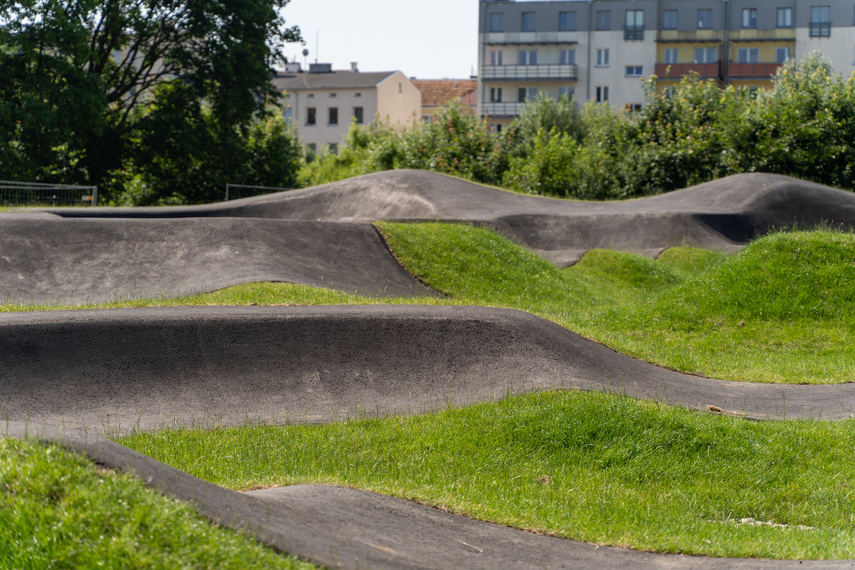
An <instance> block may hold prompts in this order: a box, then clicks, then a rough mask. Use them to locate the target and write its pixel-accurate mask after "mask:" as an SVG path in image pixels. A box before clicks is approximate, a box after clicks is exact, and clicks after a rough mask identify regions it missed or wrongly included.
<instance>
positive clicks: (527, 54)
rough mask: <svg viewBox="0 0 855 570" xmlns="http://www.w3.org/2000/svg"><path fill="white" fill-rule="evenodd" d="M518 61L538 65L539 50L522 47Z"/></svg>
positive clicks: (523, 63)
mask: <svg viewBox="0 0 855 570" xmlns="http://www.w3.org/2000/svg"><path fill="white" fill-rule="evenodd" d="M517 63H519V65H537V50H536V49H533V50H524V49H521V50H520V51H519V54H518V57H517Z"/></svg>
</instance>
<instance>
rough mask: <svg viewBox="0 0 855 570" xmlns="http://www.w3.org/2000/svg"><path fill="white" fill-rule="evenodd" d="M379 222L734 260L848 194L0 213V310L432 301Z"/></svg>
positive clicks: (421, 185) (486, 193)
mask: <svg viewBox="0 0 855 570" xmlns="http://www.w3.org/2000/svg"><path fill="white" fill-rule="evenodd" d="M384 219H385V220H389V219H395V220H444V221H469V222H474V223H479V224H485V225H488V226H490V227H493V228H495V229H496V230H498V231H500V232H502V233H503V234H505V235H507V236H508V237H510V238H511V239H513V240H515V241H517V242H518V243H520V244H522V245H524V246H526V247H528V248H530V249H532V250H534V251H535V252H537V253H538V254H540V255H542V256H543V257H545V258H546V259H549V260H550V261H552V262H554V263H556V264H557V265H559V266H566V265H569V264H572V263H575V262H576V261H577V260H578V259H579V258H581V256H582V255H584V253H585V252H586V251H588V250H589V249H592V248H608V249H616V250H621V251H631V252H636V253H641V254H644V255H648V256H653V257H655V256H657V255H658V254H659V253H661V252H662V251H663V250H664V249H666V248H669V247H673V246H679V245H690V246H697V247H703V248H709V249H717V250H721V251H735V250H738V249H739V248H741V247H742V246H744V245H745V244H746V243H747V242H748V241H749V240H751V239H753V238H754V237H756V236H758V235H762V234H764V233H766V232H768V231H769V230H770V229H773V228H778V227H792V226H796V225H801V226H806V227H810V226H813V225H816V224H828V225H834V226H838V225H839V226H845V227H853V226H855V195H853V194H852V193H851V192H844V191H842V190H836V189H834V188H829V187H827V186H821V185H819V184H814V183H810V182H803V181H800V180H796V179H793V178H788V177H785V176H778V175H772V174H740V175H735V176H730V177H727V178H723V179H720V180H716V181H713V182H709V183H706V184H701V185H699V186H694V187H692V188H687V189H685V190H679V191H676V192H670V193H668V194H663V195H660V196H654V197H650V198H643V199H638V200H627V201H623V202H578V201H569V200H556V199H550V198H543V197H537V196H524V195H520V194H515V193H511V192H507V191H504V190H500V189H496V188H490V187H486V186H481V185H478V184H473V183H471V182H466V181H464V180H459V179H456V178H451V177H448V176H444V175H442V174H436V173H432V172H423V171H408V170H403V171H390V172H380V173H376V174H369V175H366V176H360V177H357V178H353V179H349V180H343V181H340V182H335V183H332V184H327V185H323V186H318V187H315V188H307V189H304V190H294V191H290V192H280V193H276V194H270V195H266V196H258V197H254V198H245V199H242V200H234V201H231V202H223V203H219V204H212V205H207V206H178V207H163V208H65V209H53V210H42V211H41V212H39V213H33V214H30V215H20V214H0V244H2V246H0V247H2V250H0V283H2V290H0V294H2V296H3V299H4V300H5V301H6V302H25V303H55V302H60V303H67V304H82V303H87V302H102V301H109V300H113V299H123V298H137V297H142V298H149V297H158V296H170V297H171V296H175V295H179V294H193V293H201V292H207V291H213V290H216V289H219V288H222V287H226V286H229V285H235V284H237V283H245V282H250V281H288V282H294V283H300V284H306V285H321V286H324V287H330V288H333V289H337V290H341V291H346V292H354V291H359V292H361V293H364V294H368V295H372V296H407V295H429V294H432V293H431V292H430V291H429V290H427V289H425V288H424V287H422V286H421V285H420V284H419V283H418V282H417V281H415V280H414V279H412V278H411V277H410V276H409V275H407V274H406V272H404V271H402V270H401V268H400V267H399V266H398V265H397V263H396V262H395V260H394V259H393V257H392V255H391V254H390V253H389V252H388V250H387V248H386V246H385V243H384V242H383V240H382V238H381V237H380V236H379V235H378V234H377V232H376V230H375V229H374V228H373V227H372V226H371V223H373V222H375V221H377V220H384Z"/></svg>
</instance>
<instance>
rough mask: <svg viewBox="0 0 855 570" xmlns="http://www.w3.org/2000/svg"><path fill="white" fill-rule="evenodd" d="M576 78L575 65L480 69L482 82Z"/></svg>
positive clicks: (514, 66)
mask: <svg viewBox="0 0 855 570" xmlns="http://www.w3.org/2000/svg"><path fill="white" fill-rule="evenodd" d="M578 77H579V68H578V66H576V65H557V64H556V65H488V66H484V67H482V68H481V79H482V80H484V81H498V80H517V81H546V80H559V79H560V80H576V79H577V78H578Z"/></svg>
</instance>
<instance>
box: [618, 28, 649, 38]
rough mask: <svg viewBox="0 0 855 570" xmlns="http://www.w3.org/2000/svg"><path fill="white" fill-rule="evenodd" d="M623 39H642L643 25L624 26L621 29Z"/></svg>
mask: <svg viewBox="0 0 855 570" xmlns="http://www.w3.org/2000/svg"><path fill="white" fill-rule="evenodd" d="M623 39H625V40H643V39H644V26H625V27H624V29H623Z"/></svg>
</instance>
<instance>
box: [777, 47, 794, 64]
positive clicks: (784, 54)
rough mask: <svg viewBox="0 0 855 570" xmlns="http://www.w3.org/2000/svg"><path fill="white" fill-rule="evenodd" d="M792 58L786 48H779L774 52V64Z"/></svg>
mask: <svg viewBox="0 0 855 570" xmlns="http://www.w3.org/2000/svg"><path fill="white" fill-rule="evenodd" d="M790 57H792V56H791V55H790V48H788V47H779V48H777V49H776V50H775V63H784V62H785V61H787V60H788V59H790Z"/></svg>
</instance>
